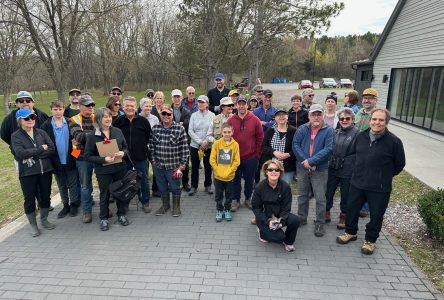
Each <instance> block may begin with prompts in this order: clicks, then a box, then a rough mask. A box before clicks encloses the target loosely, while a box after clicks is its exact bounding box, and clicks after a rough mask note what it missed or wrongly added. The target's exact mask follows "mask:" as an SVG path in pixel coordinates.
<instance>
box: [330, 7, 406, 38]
mask: <svg viewBox="0 0 444 300" xmlns="http://www.w3.org/2000/svg"><path fill="white" fill-rule="evenodd" d="M338 1H342V2H344V5H345V7H344V9H343V10H342V11H341V12H340V14H339V16H337V17H335V18H333V19H332V20H331V26H330V28H329V30H328V31H327V32H325V33H324V34H326V35H328V36H336V35H340V36H344V35H348V34H364V33H366V32H368V31H370V32H372V33H381V32H382V31H383V30H384V27H385V24H386V23H387V21H388V19H389V18H390V15H391V14H392V12H393V9H394V8H395V6H396V3H397V2H398V0H338Z"/></svg>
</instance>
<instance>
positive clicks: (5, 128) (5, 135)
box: [1, 107, 49, 145]
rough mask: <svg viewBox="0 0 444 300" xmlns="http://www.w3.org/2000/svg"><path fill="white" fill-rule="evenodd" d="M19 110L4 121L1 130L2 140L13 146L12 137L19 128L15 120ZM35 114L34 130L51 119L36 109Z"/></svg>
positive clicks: (14, 111) (12, 112) (11, 113)
mask: <svg viewBox="0 0 444 300" xmlns="http://www.w3.org/2000/svg"><path fill="white" fill-rule="evenodd" d="M17 111H18V109H15V110H13V111H11V112H10V113H9V114H8V115H7V116H6V117H5V118H4V119H3V123H2V128H1V137H2V140H4V141H5V142H6V144H8V145H11V135H12V133H13V132H14V131H16V130H17V129H18V128H19V127H18V125H17V119H16V118H15V114H16V112H17ZM34 113H35V114H36V115H37V119H36V120H35V126H34V128H40V127H41V126H42V124H43V123H44V122H45V121H46V120H47V119H48V118H49V117H48V115H47V114H45V113H44V112H42V111H41V110H38V109H37V108H35V107H34Z"/></svg>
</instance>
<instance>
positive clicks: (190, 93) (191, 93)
mask: <svg viewBox="0 0 444 300" xmlns="http://www.w3.org/2000/svg"><path fill="white" fill-rule="evenodd" d="M194 94H196V93H193V92H189V93H188V95H194Z"/></svg>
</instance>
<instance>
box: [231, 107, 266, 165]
mask: <svg viewBox="0 0 444 300" xmlns="http://www.w3.org/2000/svg"><path fill="white" fill-rule="evenodd" d="M227 122H228V123H230V124H231V125H232V126H233V131H234V132H233V138H234V140H235V141H236V142H237V143H238V144H239V150H240V158H241V160H247V159H252V158H255V157H256V158H260V157H261V148H262V140H263V139H264V132H263V131H262V124H261V121H260V120H259V119H258V118H257V117H256V116H255V115H254V114H253V113H252V112H250V111H247V114H246V115H245V117H244V118H243V119H241V118H239V116H238V115H233V116H232V117H231V118H229V119H228V120H227Z"/></svg>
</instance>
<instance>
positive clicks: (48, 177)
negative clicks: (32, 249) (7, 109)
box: [11, 108, 55, 237]
mask: <svg viewBox="0 0 444 300" xmlns="http://www.w3.org/2000/svg"><path fill="white" fill-rule="evenodd" d="M15 116H16V119H17V124H18V127H19V129H18V130H17V131H15V132H14V133H13V134H12V136H11V150H12V152H13V154H14V159H15V160H16V162H17V165H18V174H19V180H20V186H21V188H22V192H23V197H24V200H25V201H24V209H25V214H26V217H27V218H28V221H29V224H30V225H31V235H32V236H33V237H36V236H38V235H40V230H39V228H38V226H37V220H36V213H35V207H36V203H35V198H36V197H35V196H36V194H37V193H38V194H39V196H40V197H39V199H40V203H39V206H40V220H41V224H42V226H43V227H44V228H46V229H54V228H55V225H54V224H52V223H50V222H49V221H48V212H49V206H50V201H51V198H50V195H51V182H52V170H53V167H52V164H51V159H50V157H51V156H52V155H53V154H54V152H55V150H54V149H55V148H54V143H53V142H52V141H51V139H50V138H49V136H48V134H47V133H46V132H45V131H44V130H41V129H38V128H34V126H35V120H36V118H37V115H36V114H35V113H34V112H33V111H32V110H30V109H27V108H21V109H19V110H17V112H16V114H15Z"/></svg>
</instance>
